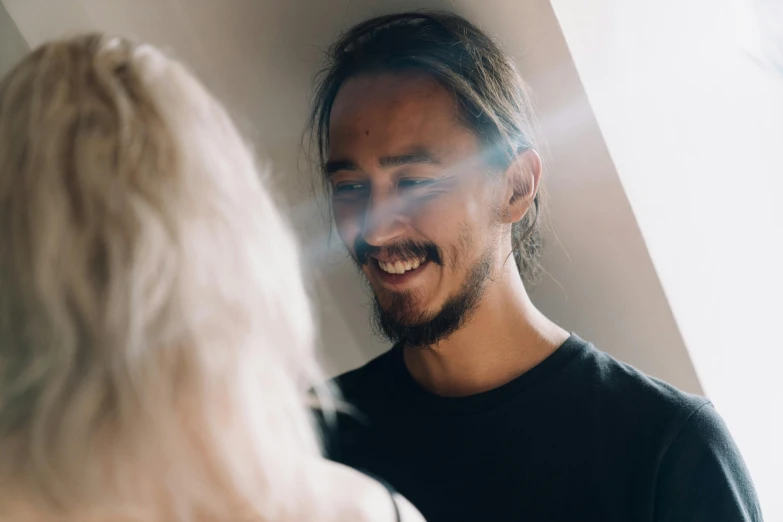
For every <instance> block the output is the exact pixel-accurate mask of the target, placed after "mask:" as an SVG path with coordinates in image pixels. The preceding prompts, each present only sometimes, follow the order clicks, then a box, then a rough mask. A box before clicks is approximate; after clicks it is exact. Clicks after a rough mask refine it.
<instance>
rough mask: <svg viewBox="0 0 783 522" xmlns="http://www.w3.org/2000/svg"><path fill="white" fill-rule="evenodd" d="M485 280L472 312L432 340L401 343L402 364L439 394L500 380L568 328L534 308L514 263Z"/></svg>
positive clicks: (462, 392) (471, 390) (484, 387)
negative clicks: (412, 344) (461, 323)
mask: <svg viewBox="0 0 783 522" xmlns="http://www.w3.org/2000/svg"><path fill="white" fill-rule="evenodd" d="M510 265H512V266H511V267H510V268H504V270H503V272H502V274H501V277H499V278H495V279H494V280H493V281H490V282H489V285H488V287H487V288H486V291H485V293H484V296H483V297H482V299H481V302H480V303H479V306H478V308H477V309H476V310H475V312H474V314H473V315H472V316H471V317H470V319H469V320H468V321H467V322H466V324H465V325H464V326H463V327H462V328H460V329H459V330H458V331H457V332H455V333H454V334H452V335H451V336H450V337H449V338H448V339H445V340H443V341H441V342H440V343H438V344H437V345H435V346H432V347H427V348H419V347H406V348H405V351H404V356H405V364H406V366H407V367H408V370H409V371H410V373H411V375H412V376H413V378H414V379H415V380H416V381H417V382H418V383H419V384H420V385H421V386H422V387H424V388H425V389H427V390H429V391H431V392H432V393H435V394H437V395H441V396H445V397H461V396H467V395H474V394H476V393H481V392H484V391H488V390H491V389H494V388H497V387H498V386H501V385H503V384H505V383H507V382H509V381H511V380H513V379H515V378H516V377H518V376H520V375H522V374H523V373H525V372H527V371H528V370H530V369H531V368H533V367H534V366H536V365H537V364H538V363H540V362H541V361H543V360H544V359H546V358H547V357H548V356H549V355H551V354H552V352H554V351H555V350H556V349H557V348H558V347H559V346H560V345H561V344H562V343H563V342H564V341H565V340H566V339H567V338H568V332H566V331H565V330H563V329H562V328H560V327H559V326H557V325H556V324H554V323H553V322H552V321H550V320H549V319H547V318H546V317H544V315H543V314H542V313H541V312H539V311H538V310H537V309H536V308H535V306H533V303H532V302H531V301H530V298H529V297H528V295H527V291H526V290H525V287H524V284H523V283H522V280H521V279H520V277H519V275H518V274H517V272H516V266H514V263H510Z"/></svg>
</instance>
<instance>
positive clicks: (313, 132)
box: [309, 11, 542, 281]
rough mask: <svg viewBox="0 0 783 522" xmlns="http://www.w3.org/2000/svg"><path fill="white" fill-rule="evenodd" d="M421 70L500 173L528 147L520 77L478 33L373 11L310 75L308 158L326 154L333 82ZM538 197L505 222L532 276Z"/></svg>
mask: <svg viewBox="0 0 783 522" xmlns="http://www.w3.org/2000/svg"><path fill="white" fill-rule="evenodd" d="M417 70H418V71H422V72H425V73H427V74H430V75H432V76H433V77H434V78H435V79H436V80H437V81H439V82H440V83H441V84H442V85H443V86H445V87H446V88H447V89H448V90H449V91H451V92H453V93H454V95H455V96H456V98H457V101H458V103H459V108H460V116H461V118H462V120H463V123H464V124H465V125H466V126H467V127H468V128H470V129H472V130H473V131H474V132H475V133H476V136H477V137H478V138H479V140H480V141H481V143H482V144H483V146H484V150H485V153H486V154H487V158H488V159H489V161H490V164H491V165H492V166H493V167H495V168H496V170H499V171H504V170H505V169H506V168H507V167H508V166H509V165H510V163H511V161H512V159H513V158H514V157H515V156H516V155H517V154H519V153H520V152H522V151H525V150H528V149H531V148H535V145H536V144H535V138H534V127H535V117H534V111H533V104H532V101H531V98H530V95H529V93H528V91H527V86H526V84H525V82H524V81H523V80H522V79H521V77H520V76H519V73H518V72H517V70H516V67H515V66H514V64H513V62H512V61H511V60H510V59H509V58H508V57H507V56H506V55H505V54H504V53H503V52H502V51H501V50H500V48H499V47H498V46H497V45H496V44H495V43H494V42H493V41H492V39H490V38H489V37H488V36H487V35H486V34H484V33H483V32H481V31H480V30H479V29H478V28H477V27H476V26H474V25H473V24H471V23H470V22H468V21H467V20H465V19H464V18H462V17H460V16H458V15H455V14H453V13H447V12H435V11H416V12H409V13H400V14H392V15H386V16H380V17H377V18H373V19H371V20H367V21H365V22H362V23H360V24H358V25H356V26H354V27H353V28H351V29H349V30H348V31H347V32H346V33H344V34H343V35H342V36H341V37H340V39H339V40H338V41H337V42H335V43H334V44H333V45H332V46H331V47H330V48H329V51H328V53H327V63H326V67H325V68H324V70H323V71H322V72H321V73H320V74H319V76H318V77H317V82H316V91H315V96H314V100H313V107H312V112H311V115H310V126H309V128H310V138H311V144H312V150H313V152H314V154H313V155H314V156H315V160H316V161H317V162H318V163H319V165H323V164H324V163H325V162H326V160H327V157H328V154H329V119H330V117H331V112H332V105H333V104H334V100H335V98H336V97H337V93H338V91H339V90H340V87H342V85H343V84H344V83H345V82H346V80H348V79H349V78H352V77H354V76H357V75H359V74H372V73H385V72H395V71H400V72H402V71H417ZM541 206H542V204H541V195H540V194H536V196H535V200H534V203H533V207H532V208H531V209H530V210H529V211H528V212H527V214H526V215H525V217H524V218H523V219H522V220H521V221H519V222H518V223H515V224H514V226H513V227H512V232H511V235H512V242H513V248H514V258H515V260H516V263H517V267H518V269H519V272H520V274H521V275H522V277H523V278H525V279H526V280H528V281H529V280H532V279H533V277H534V276H535V274H536V272H537V269H538V268H539V266H540V265H539V261H540V255H541V252H540V250H541V232H540V224H539V217H540V214H541Z"/></svg>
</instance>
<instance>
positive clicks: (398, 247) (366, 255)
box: [353, 236, 443, 266]
mask: <svg viewBox="0 0 783 522" xmlns="http://www.w3.org/2000/svg"><path fill="white" fill-rule="evenodd" d="M353 247H354V252H355V257H356V262H357V263H358V264H359V265H360V266H364V265H366V264H367V263H369V262H370V258H371V257H373V256H374V255H378V254H381V253H383V254H386V255H387V256H389V257H393V258H396V259H400V260H401V261H413V260H416V259H421V258H425V259H427V260H428V261H432V262H433V263H436V264H438V265H443V256H441V253H440V249H439V248H438V247H437V245H435V243H431V242H426V241H414V240H411V239H406V240H403V241H398V242H396V243H393V244H391V245H384V246H382V247H379V246H373V245H370V244H369V243H367V242H366V241H365V240H364V238H362V237H361V236H359V237H357V238H356V241H355V242H354V246H353Z"/></svg>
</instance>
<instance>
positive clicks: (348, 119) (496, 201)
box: [326, 74, 503, 344]
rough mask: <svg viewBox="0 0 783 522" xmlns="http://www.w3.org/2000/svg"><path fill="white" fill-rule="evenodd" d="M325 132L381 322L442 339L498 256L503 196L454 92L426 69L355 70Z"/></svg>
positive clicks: (341, 214)
mask: <svg viewBox="0 0 783 522" xmlns="http://www.w3.org/2000/svg"><path fill="white" fill-rule="evenodd" d="M329 134H330V151H329V161H328V162H327V164H326V172H327V176H328V177H329V181H330V184H331V186H332V189H333V193H332V202H333V210H334V216H335V221H336V224H337V229H338V232H339V234H340V238H341V239H342V241H343V242H344V243H345V245H346V247H347V248H348V250H349V251H350V253H351V254H352V256H353V258H354V260H356V261H357V264H358V265H359V266H360V267H361V269H362V271H363V272H364V274H365V275H366V277H367V279H368V281H369V283H370V285H371V286H372V289H373V291H374V292H375V296H376V299H377V302H376V311H377V312H378V322H379V324H380V326H381V329H382V330H383V331H384V333H386V334H387V336H389V337H390V338H392V340H395V341H397V340H401V339H405V340H407V341H408V342H409V343H411V344H433V343H435V342H437V341H438V340H441V339H443V338H444V337H446V336H448V335H449V334H450V333H452V332H453V331H454V330H456V329H457V328H459V327H460V326H461V325H462V324H463V322H464V321H465V320H466V319H467V318H468V317H469V315H470V313H471V312H472V311H473V310H474V309H475V307H476V305H477V303H478V301H479V300H480V298H481V295H482V294H483V291H484V288H485V286H486V281H487V279H488V277H489V275H490V274H491V272H492V269H493V267H494V265H495V263H496V262H497V261H498V258H499V256H500V252H499V241H500V239H499V238H500V230H501V227H500V224H499V218H498V216H499V214H500V211H499V209H500V208H502V196H503V190H501V188H502V183H496V182H493V181H491V180H490V177H489V176H488V175H487V172H488V167H487V166H486V164H485V162H484V160H483V159H482V157H481V146H480V143H479V141H478V139H477V137H476V136H475V134H474V133H473V132H472V131H471V130H469V129H468V128H466V127H465V126H464V125H463V124H462V123H461V122H460V120H459V113H458V108H457V101H456V99H455V97H454V96H453V95H452V94H451V93H450V92H449V91H447V90H446V89H445V88H444V87H442V86H441V85H440V84H439V83H438V82H437V81H435V80H434V79H433V78H431V77H430V76H427V75H424V74H378V75H368V76H359V77H355V78H352V79H350V80H348V81H347V82H346V83H345V84H344V85H343V86H342V88H341V89H340V91H339V93H338V95H337V98H336V100H335V103H334V106H333V109H332V113H331V119H330V126H329Z"/></svg>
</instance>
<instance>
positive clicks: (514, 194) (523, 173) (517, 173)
mask: <svg viewBox="0 0 783 522" xmlns="http://www.w3.org/2000/svg"><path fill="white" fill-rule="evenodd" d="M505 179H506V194H505V200H504V201H503V204H504V205H505V206H506V211H505V212H504V217H505V220H506V222H507V223H516V222H517V221H519V220H521V219H522V218H523V217H525V214H526V213H527V211H528V209H529V208H530V207H531V206H532V205H533V200H534V199H535V197H536V194H537V193H538V184H539V182H540V181H541V157H540V156H539V155H538V152H536V151H535V150H533V149H527V150H525V151H521V152H519V153H518V154H517V155H516V157H515V158H514V160H513V161H512V162H511V165H509V166H508V168H507V169H506V172H505Z"/></svg>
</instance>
